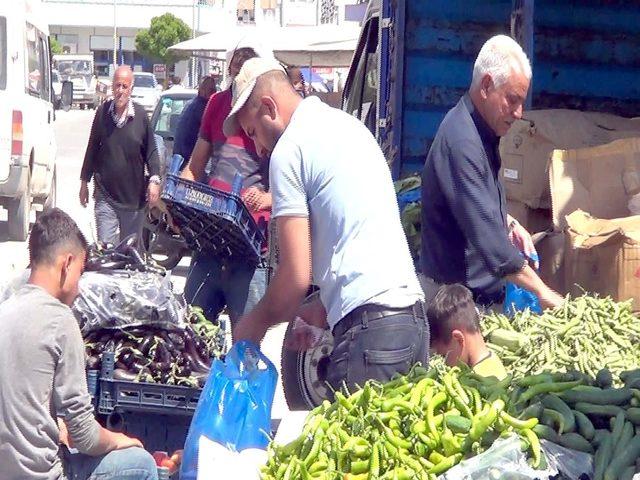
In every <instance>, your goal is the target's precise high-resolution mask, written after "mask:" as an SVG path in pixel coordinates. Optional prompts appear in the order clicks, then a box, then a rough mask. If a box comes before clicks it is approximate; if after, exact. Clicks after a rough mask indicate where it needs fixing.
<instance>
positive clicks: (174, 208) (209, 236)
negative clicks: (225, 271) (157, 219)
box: [162, 174, 266, 264]
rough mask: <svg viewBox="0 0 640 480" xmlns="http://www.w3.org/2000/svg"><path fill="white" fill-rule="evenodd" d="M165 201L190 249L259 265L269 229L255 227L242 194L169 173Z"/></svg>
mask: <svg viewBox="0 0 640 480" xmlns="http://www.w3.org/2000/svg"><path fill="white" fill-rule="evenodd" d="M237 190H238V189H237V188H234V191H237ZM162 199H163V200H164V202H165V203H166V205H167V208H168V210H169V212H170V213H171V216H172V219H173V221H174V222H175V224H176V225H177V226H178V228H180V233H181V234H182V236H183V237H184V239H185V240H186V242H187V245H188V246H189V248H191V249H192V250H196V251H200V250H208V251H213V252H215V253H216V254H218V255H221V256H228V257H234V258H242V259H246V261H247V262H249V263H253V264H257V263H258V261H259V259H260V253H261V249H262V244H263V243H264V241H265V233H264V230H265V227H266V226H262V225H261V226H258V225H257V224H256V222H255V220H254V219H253V217H252V216H251V214H250V213H249V210H248V209H247V207H246V206H245V205H244V203H243V201H242V199H241V198H240V197H239V195H237V194H236V193H227V192H223V191H222V190H218V189H215V188H212V187H209V186H208V185H205V184H202V183H197V182H191V181H189V180H184V179H182V178H180V177H178V176H177V175H173V174H168V175H167V177H166V181H165V185H164V189H163V191H162Z"/></svg>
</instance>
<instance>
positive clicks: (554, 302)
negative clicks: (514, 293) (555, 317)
mask: <svg viewBox="0 0 640 480" xmlns="http://www.w3.org/2000/svg"><path fill="white" fill-rule="evenodd" d="M538 300H539V301H540V306H541V307H542V308H543V309H547V308H556V307H559V306H560V305H562V304H563V303H564V301H565V299H564V297H562V296H561V295H560V294H559V293H558V292H555V291H554V290H552V289H550V288H547V289H545V290H544V291H543V292H542V293H541V294H539V295H538Z"/></svg>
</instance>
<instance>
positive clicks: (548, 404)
mask: <svg viewBox="0 0 640 480" xmlns="http://www.w3.org/2000/svg"><path fill="white" fill-rule="evenodd" d="M542 405H544V406H545V408H548V409H551V410H555V411H556V412H558V413H560V415H562V418H563V419H564V422H563V425H564V427H563V429H562V432H560V433H568V432H573V431H575V429H576V418H575V417H574V415H573V411H572V410H571V409H570V408H569V406H568V405H567V404H566V403H564V402H563V401H562V399H561V398H560V397H558V396H557V395H552V394H550V395H545V396H544V398H543V399H542Z"/></svg>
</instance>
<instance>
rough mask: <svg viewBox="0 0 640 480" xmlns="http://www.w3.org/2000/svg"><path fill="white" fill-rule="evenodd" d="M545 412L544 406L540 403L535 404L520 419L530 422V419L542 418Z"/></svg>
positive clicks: (521, 414) (526, 409) (519, 416)
mask: <svg viewBox="0 0 640 480" xmlns="http://www.w3.org/2000/svg"><path fill="white" fill-rule="evenodd" d="M543 411H544V406H543V405H542V403H540V402H535V403H532V404H531V405H529V406H528V407H527V408H525V409H524V410H523V411H522V412H521V413H520V415H518V418H520V419H522V420H529V419H530V418H540V417H541V416H542V412H543Z"/></svg>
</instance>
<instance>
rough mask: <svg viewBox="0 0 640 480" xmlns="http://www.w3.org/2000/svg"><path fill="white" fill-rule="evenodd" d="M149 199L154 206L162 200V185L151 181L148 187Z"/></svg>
mask: <svg viewBox="0 0 640 480" xmlns="http://www.w3.org/2000/svg"><path fill="white" fill-rule="evenodd" d="M147 201H148V202H149V204H150V205H152V206H153V205H156V204H157V203H158V202H159V201H160V185H158V184H157V183H154V182H149V186H148V187H147Z"/></svg>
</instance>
